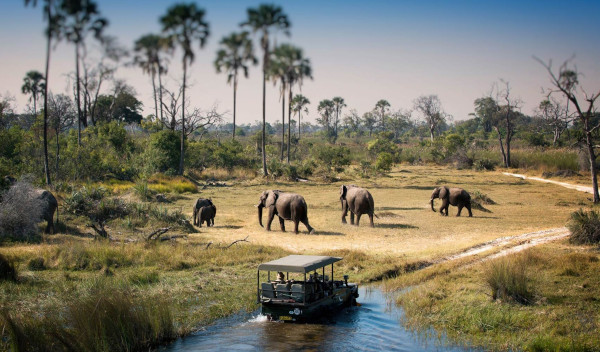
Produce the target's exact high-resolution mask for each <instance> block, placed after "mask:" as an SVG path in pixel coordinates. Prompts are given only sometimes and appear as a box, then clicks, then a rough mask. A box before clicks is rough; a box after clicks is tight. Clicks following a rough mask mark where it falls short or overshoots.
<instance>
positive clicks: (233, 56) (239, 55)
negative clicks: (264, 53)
mask: <svg viewBox="0 0 600 352" xmlns="http://www.w3.org/2000/svg"><path fill="white" fill-rule="evenodd" d="M249 35H250V33H248V32H246V31H244V32H241V33H231V34H230V35H229V36H227V37H223V39H221V42H220V44H221V47H222V49H220V50H219V51H217V58H216V59H215V68H216V69H217V72H218V73H221V72H222V71H225V72H226V73H227V83H231V82H232V81H233V132H232V134H231V136H232V137H231V138H232V139H235V112H236V94H237V84H238V70H239V69H242V70H243V71H244V77H246V78H248V65H247V63H248V62H250V63H252V64H253V65H256V64H257V62H258V60H257V59H256V57H255V56H254V48H253V46H252V41H251V40H250V38H248V36H249Z"/></svg>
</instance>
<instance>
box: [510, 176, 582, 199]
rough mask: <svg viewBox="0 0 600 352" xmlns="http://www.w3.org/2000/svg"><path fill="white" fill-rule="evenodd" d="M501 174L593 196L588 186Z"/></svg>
mask: <svg viewBox="0 0 600 352" xmlns="http://www.w3.org/2000/svg"><path fill="white" fill-rule="evenodd" d="M502 174H504V175H506V176H513V177H518V178H522V179H523V180H533V181H539V182H544V183H553V184H555V185H559V186H562V187H565V188H569V189H574V190H577V191H579V192H586V193H591V194H594V191H593V189H592V187H589V186H581V185H573V184H570V183H567V182H560V181H553V180H548V179H545V178H541V177H530V176H525V175H521V174H511V173H510V172H503V173H502Z"/></svg>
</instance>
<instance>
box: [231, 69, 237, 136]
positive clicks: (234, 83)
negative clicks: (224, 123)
mask: <svg viewBox="0 0 600 352" xmlns="http://www.w3.org/2000/svg"><path fill="white" fill-rule="evenodd" d="M236 93H237V74H236V75H235V76H233V131H232V132H231V139H235V104H236Z"/></svg>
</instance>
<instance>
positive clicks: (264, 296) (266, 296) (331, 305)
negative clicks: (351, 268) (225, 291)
mask: <svg viewBox="0 0 600 352" xmlns="http://www.w3.org/2000/svg"><path fill="white" fill-rule="evenodd" d="M340 260H342V258H339V257H327V256H315V255H289V256H287V257H283V258H280V259H277V260H273V261H270V262H268V263H263V264H260V265H259V266H258V273H257V281H256V286H257V287H256V295H257V303H260V304H261V305H262V314H263V315H266V316H267V317H269V319H270V320H282V321H292V322H309V321H312V320H314V319H316V318H318V317H320V316H322V315H324V314H327V313H331V312H335V311H337V310H339V309H341V308H343V307H347V306H350V305H353V304H356V298H357V297H358V285H357V284H353V283H348V276H347V275H344V276H343V280H334V276H333V263H335V262H337V261H340ZM329 265H331V278H330V277H329V276H328V275H326V274H325V268H326V267H327V266H329ZM261 271H263V272H264V271H266V272H267V275H266V281H262V282H261ZM271 272H276V273H277V274H276V279H275V280H271ZM290 273H292V278H291V279H290ZM328 273H329V270H328ZM307 275H308V277H307ZM263 276H264V274H263ZM294 277H295V279H294ZM263 279H264V278H263Z"/></svg>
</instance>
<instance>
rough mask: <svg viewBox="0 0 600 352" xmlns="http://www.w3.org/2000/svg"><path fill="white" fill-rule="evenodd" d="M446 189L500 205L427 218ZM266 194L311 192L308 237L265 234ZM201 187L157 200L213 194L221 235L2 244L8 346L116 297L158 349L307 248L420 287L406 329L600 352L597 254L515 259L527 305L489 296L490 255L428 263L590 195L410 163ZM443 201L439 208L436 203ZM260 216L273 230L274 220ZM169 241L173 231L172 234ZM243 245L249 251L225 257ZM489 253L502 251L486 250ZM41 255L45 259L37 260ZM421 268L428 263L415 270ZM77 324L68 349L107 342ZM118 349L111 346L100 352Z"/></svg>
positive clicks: (126, 195) (1, 291)
mask: <svg viewBox="0 0 600 352" xmlns="http://www.w3.org/2000/svg"><path fill="white" fill-rule="evenodd" d="M343 183H346V184H349V183H354V184H357V185H360V186H362V187H365V188H368V189H369V191H370V192H371V193H372V195H373V197H374V199H375V210H376V214H377V215H378V216H379V218H378V219H375V228H370V227H368V217H366V216H363V217H362V219H361V226H360V227H358V228H357V227H353V226H351V225H342V224H341V210H340V209H341V206H340V202H339V187H340V185H341V184H343ZM444 184H447V185H454V186H457V187H463V188H465V189H466V190H468V191H469V192H470V193H471V194H474V193H476V192H480V193H482V194H485V195H487V196H488V197H489V198H491V199H492V200H493V201H494V202H496V203H497V204H493V205H487V204H486V205H484V207H485V208H487V209H489V210H490V211H491V212H489V213H488V212H482V211H479V210H477V209H474V210H473V218H469V217H467V215H468V213H467V211H466V209H463V214H462V215H463V216H462V217H455V216H454V215H456V211H457V209H456V208H455V207H450V210H449V214H450V216H448V217H442V216H440V214H439V213H433V212H432V211H431V208H430V206H429V198H430V195H431V192H432V190H433V188H434V187H435V186H437V185H444ZM130 186H131V185H128V184H119V185H115V187H113V191H114V192H115V193H116V194H118V196H119V197H121V198H123V199H126V200H129V201H132V202H137V203H139V202H140V201H139V200H138V199H137V196H136V194H135V193H134V192H133V191H132V190H131V189H130ZM266 189H280V190H283V191H292V192H295V193H299V194H301V195H303V196H304V197H305V199H306V201H307V203H308V206H309V220H310V223H311V225H312V226H313V227H314V228H315V230H316V232H315V234H313V235H309V234H308V232H307V231H306V228H304V227H303V225H302V224H301V225H300V233H299V234H294V233H293V232H292V231H291V230H292V229H293V226H292V225H293V224H292V223H291V222H286V230H287V232H285V233H283V232H281V231H280V230H279V224H278V221H277V220H275V221H274V222H273V224H272V229H273V231H271V232H267V231H265V230H264V229H263V228H261V227H260V226H259V224H258V218H257V209H256V208H255V207H254V205H255V204H257V203H258V197H259V195H260V193H261V192H262V191H263V190H266ZM199 190H200V191H199V193H183V194H181V195H178V196H174V197H172V199H173V202H171V203H166V204H165V205H161V206H163V207H165V208H166V209H168V210H181V211H182V212H183V213H184V214H185V215H187V216H188V217H189V218H190V219H191V214H192V205H193V203H194V201H195V199H196V198H198V197H204V198H209V197H210V198H212V200H213V202H214V204H215V205H216V206H217V217H216V219H215V226H214V227H211V228H206V227H202V228H196V229H195V231H197V232H196V233H188V234H187V237H186V238H178V239H176V240H173V241H165V242H151V243H150V242H145V241H144V240H143V239H144V236H145V235H147V234H149V233H150V232H151V231H152V230H153V228H150V227H145V228H136V227H135V226H131V224H129V226H125V223H127V220H118V221H114V222H113V223H111V224H109V226H107V230H108V232H109V234H110V235H111V236H112V237H114V238H115V239H117V240H125V239H128V240H138V242H133V243H130V242H122V241H114V242H106V241H96V240H92V239H90V238H87V237H85V236H81V234H82V233H86V232H90V230H89V229H86V228H85V226H84V224H85V221H83V220H81V219H76V218H70V217H68V216H67V217H64V214H62V216H63V218H64V219H67V221H71V225H68V226H67V227H66V228H65V227H64V226H63V229H64V232H67V233H68V234H64V233H63V234H58V235H52V236H46V237H45V238H44V241H43V243H41V244H35V245H23V244H14V245H9V246H4V247H1V248H0V254H2V255H4V256H6V257H8V258H10V259H11V260H13V261H14V262H15V263H16V266H17V269H18V273H19V279H18V280H17V281H16V282H3V283H0V302H2V303H1V304H0V305H1V306H2V307H1V308H2V311H3V312H4V317H5V319H4V323H3V327H2V328H1V329H0V331H2V335H3V340H2V341H3V342H2V343H3V345H2V346H3V348H8V342H9V341H14V340H16V339H17V338H19V336H16V335H14V334H13V336H12V337H11V338H8V333H7V331H8V329H7V326H6V321H8V320H9V319H6V317H9V318H10V319H12V320H11V321H16V322H17V323H18V324H20V326H21V327H22V328H21V329H20V330H18V331H17V332H19V333H20V334H21V335H22V336H21V337H22V338H24V339H26V338H27V336H29V335H28V333H29V334H33V335H35V336H38V338H39V339H40V341H42V340H43V337H39V336H41V335H43V334H42V333H40V331H44V332H45V333H46V334H47V335H48V336H53V335H52V334H53V332H52V331H50V330H51V329H50V328H49V327H50V326H51V325H52V324H55V323H56V321H52V319H51V318H50V317H52V316H53V314H52V313H56V312H63V313H61V314H62V315H66V316H67V317H68V319H70V320H68V321H69V322H71V324H73V323H72V322H73V321H79V320H77V318H76V316H77V314H82V313H81V312H79V313H78V310H79V309H80V307H81V306H84V305H85V304H84V303H86V301H85V300H86V299H88V298H90V297H92V300H93V297H106V296H109V295H110V294H111V293H113V292H121V293H122V295H123V297H133V298H126V299H124V300H125V301H126V302H130V301H127V299H130V300H134V301H135V302H137V304H139V305H140V306H141V307H146V308H145V310H146V311H148V315H149V317H150V318H149V320H151V321H154V322H155V323H153V325H152V328H151V329H147V332H146V333H147V335H149V337H148V338H147V340H148V341H149V342H148V343H147V344H146V345H151V344H155V343H159V342H161V341H165V340H168V339H170V338H174V337H176V336H178V335H181V334H185V333H187V332H189V331H193V330H194V329H197V328H199V327H201V326H203V325H205V324H209V323H210V322H212V321H214V320H215V319H217V318H219V317H223V316H226V315H229V314H232V313H235V312H237V311H239V310H241V309H243V310H253V309H256V308H257V306H256V304H255V294H256V291H255V280H256V276H255V275H256V271H255V270H256V266H257V265H258V264H259V263H260V262H264V261H268V260H272V259H275V258H277V257H280V256H283V255H286V254H290V253H298V254H325V255H338V256H344V257H345V260H344V261H342V262H341V263H340V264H339V268H338V269H337V270H338V272H339V273H340V274H342V271H343V272H344V273H347V274H349V275H350V277H351V280H352V281H358V282H368V281H372V280H378V279H381V278H388V279H386V287H387V288H388V289H398V288H401V287H407V286H414V288H413V289H412V290H410V291H409V292H408V293H407V294H404V295H402V296H401V298H400V303H402V304H403V305H404V306H405V308H406V311H407V320H406V323H407V324H408V325H409V326H411V327H413V328H415V329H417V330H423V331H426V330H427V327H429V326H435V327H436V328H438V329H439V330H438V331H440V332H446V333H447V334H448V336H449V337H450V338H451V340H452V341H454V342H457V343H474V344H476V345H480V346H485V347H486V348H488V349H493V350H510V349H523V348H524V349H532V350H535V349H538V350H554V349H556V350H558V349H566V350H569V349H571V350H576V349H582V350H598V349H600V342H599V339H598V338H597V337H598V336H600V328H599V327H598V312H599V311H600V309H599V308H600V303H599V296H598V292H599V290H598V289H599V288H600V287H598V281H599V280H598V274H597V273H598V272H599V271H598V269H599V264H598V258H599V253H598V250H597V249H590V248H589V247H575V246H572V245H569V244H568V243H567V241H560V242H558V243H552V244H546V245H543V246H541V247H539V248H536V249H531V250H528V251H527V252H525V254H514V255H511V256H509V257H508V258H517V259H518V260H517V259H515V260H517V261H519V262H525V263H528V265H527V266H528V267H530V268H531V272H530V274H529V275H530V276H531V280H530V281H531V285H532V287H533V288H532V289H531V290H532V291H533V292H534V293H535V294H534V297H535V302H533V299H532V302H531V304H528V305H520V304H517V303H513V302H510V301H502V300H500V301H499V300H496V301H494V300H492V299H491V297H490V295H491V291H490V290H489V289H487V288H486V283H485V275H484V274H483V273H484V272H485V270H487V269H486V268H487V267H488V266H489V265H490V264H489V263H488V262H484V263H479V262H478V259H479V258H481V257H484V256H485V255H486V253H482V254H480V255H478V256H476V257H475V258H469V259H465V260H459V261H454V262H448V263H443V264H438V265H431V266H428V265H429V264H430V263H432V262H434V261H436V260H438V259H441V258H444V257H446V256H448V255H451V254H456V253H460V252H462V251H464V250H465V249H467V248H470V247H472V246H474V245H477V244H481V243H483V242H487V241H490V240H494V239H497V238H500V237H505V236H511V235H517V234H521V233H527V232H533V231H538V230H544V229H551V228H558V227H563V226H564V225H565V223H566V222H567V221H568V219H569V215H570V214H571V212H573V211H574V210H576V209H579V208H581V207H586V206H587V205H589V204H591V202H590V200H589V198H590V195H588V194H585V193H581V192H576V191H573V190H567V189H564V188H562V187H560V186H557V185H551V184H543V183H539V182H534V181H524V180H520V179H517V178H514V177H509V176H504V175H502V174H501V173H500V172H496V171H490V172H476V171H472V170H454V169H450V168H445V167H439V166H405V165H402V166H400V167H397V168H395V169H394V170H393V171H392V172H391V173H389V174H388V175H387V176H381V177H377V178H371V179H354V180H352V179H342V181H340V182H335V183H319V182H314V181H309V182H268V183H265V181H264V180H260V179H253V180H252V179H251V180H245V181H228V182H227V185H226V186H219V187H216V186H215V187H213V186H208V187H206V188H202V187H200V188H199ZM440 204H441V201H440V200H437V201H436V203H435V205H436V208H438V207H439V206H440ZM263 216H264V218H263V224H264V223H266V220H267V214H266V212H265V214H263ZM348 221H349V219H348ZM73 234H76V235H73ZM168 234H177V230H173V231H171V232H169V233H168ZM241 239H247V241H248V243H246V242H240V243H237V244H235V245H233V246H231V247H229V248H225V247H227V246H228V245H229V244H231V243H232V242H234V241H236V240H241ZM209 243H212V244H210V245H209ZM493 251H497V249H493V250H490V253H491V252H493ZM40 258H41V259H43V264H42V265H36V263H39V262H41V261H40ZM519 258H520V259H519ZM511 260H512V259H511ZM426 266H427V267H426ZM421 267H426V268H424V269H422V270H417V271H414V272H412V271H413V270H414V269H415V268H421ZM570 267H573V268H572V270H570V271H568V270H567V269H568V268H570ZM114 305H116V306H118V304H114ZM156 307H162V308H165V307H166V308H165V309H167V311H157V308H156ZM64 312H68V313H64ZM165 321H166V322H167V323H165ZM170 322H172V325H169V323H170ZM75 325H76V324H75ZM165 326H167V327H165ZM169 326H171V327H169ZM75 328H77V327H75ZM28 329H29V330H28ZM81 329H82V330H93V331H94V332H90V336H91V337H89V340H85V339H83V338H82V339H80V340H77V341H76V342H73V344H75V345H76V343H79V346H86V345H87V344H88V342H89V341H94V339H96V338H97V337H98V336H100V335H102V336H104V337H106V336H108V335H110V332H107V331H105V329H104V328H100V327H95V328H93V329H92V328H90V327H88V326H82V327H81ZM103 329H104V330H103ZM13 330H14V329H13ZM54 334H55V335H56V334H57V333H56V332H54ZM94 334H95V335H94ZM69 336H70V335H69ZM109 337H110V336H109ZM509 337H510V338H509ZM11 339H12V340H11ZM41 343H47V341H46V342H43V341H42V342H41ZM128 346H129V345H128ZM110 348H114V346H108V347H106V346H104V347H103V346H99V347H98V348H96V349H94V350H109V349H110ZM128 349H130V350H134V349H135V348H131V347H130V348H128ZM140 349H141V348H140ZM90 350H92V349H91V348H90Z"/></svg>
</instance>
